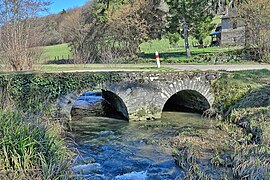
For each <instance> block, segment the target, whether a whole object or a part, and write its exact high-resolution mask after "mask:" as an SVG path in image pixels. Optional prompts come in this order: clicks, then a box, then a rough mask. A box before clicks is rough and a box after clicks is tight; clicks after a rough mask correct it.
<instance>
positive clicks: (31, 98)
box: [0, 73, 119, 113]
mask: <svg viewBox="0 0 270 180" xmlns="http://www.w3.org/2000/svg"><path fill="white" fill-rule="evenodd" d="M118 79H119V76H118V74H114V73H90V74H89V73H60V74H57V73H54V74H34V73H33V74H10V75H4V76H0V85H1V86H2V88H4V89H6V93H8V95H9V97H10V98H11V99H12V100H13V101H14V102H15V104H16V106H17V107H18V108H19V109H21V110H23V111H25V112H26V111H28V112H35V113H39V112H40V111H48V110H49V109H50V106H46V105H49V104H50V103H52V102H53V101H55V100H56V99H57V97H59V96H61V95H64V94H67V93H69V92H72V91H74V90H81V89H85V88H88V89H91V88H94V87H96V86H97V85H99V84H102V83H104V82H106V81H116V80H118Z"/></svg>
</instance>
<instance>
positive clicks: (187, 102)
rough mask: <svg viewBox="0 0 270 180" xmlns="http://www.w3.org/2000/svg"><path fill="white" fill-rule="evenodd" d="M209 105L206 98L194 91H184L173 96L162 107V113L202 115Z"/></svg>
mask: <svg viewBox="0 0 270 180" xmlns="http://www.w3.org/2000/svg"><path fill="white" fill-rule="evenodd" d="M210 107H211V105H210V103H209V102H208V100H207V98H206V97H204V96H203V95H202V94H201V93H200V92H198V91H196V90H190V89H185V90H181V91H179V92H176V93H175V94H173V95H172V96H171V97H170V98H168V99H167V101H166V102H165V103H164V105H163V107H162V111H179V112H196V113H200V114H202V113H203V112H204V111H206V110H207V109H210Z"/></svg>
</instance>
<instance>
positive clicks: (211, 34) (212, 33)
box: [210, 31, 221, 36]
mask: <svg viewBox="0 0 270 180" xmlns="http://www.w3.org/2000/svg"><path fill="white" fill-rule="evenodd" d="M218 34H221V31H215V32H211V33H210V36H213V35H218Z"/></svg>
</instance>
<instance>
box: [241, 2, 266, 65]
mask: <svg viewBox="0 0 270 180" xmlns="http://www.w3.org/2000/svg"><path fill="white" fill-rule="evenodd" d="M239 14H240V16H241V18H242V19H241V20H242V21H243V22H244V23H245V29H246V30H245V34H246V37H245V40H246V44H245V47H246V50H247V53H248V54H249V55H251V57H252V58H256V59H259V60H260V61H264V62H268V63H269V62H270V60H269V59H270V0H256V1H253V0H246V1H245V2H243V3H242V4H241V6H239Z"/></svg>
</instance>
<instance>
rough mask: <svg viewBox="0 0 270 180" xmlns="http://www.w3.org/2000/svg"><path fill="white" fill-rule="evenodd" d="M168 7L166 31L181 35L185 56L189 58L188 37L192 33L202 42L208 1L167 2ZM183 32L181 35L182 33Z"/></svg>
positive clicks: (208, 12)
mask: <svg viewBox="0 0 270 180" xmlns="http://www.w3.org/2000/svg"><path fill="white" fill-rule="evenodd" d="M167 3H168V5H169V9H170V10H169V16H168V22H169V25H168V31H170V32H172V33H174V32H178V33H180V34H183V36H184V40H185V49H186V56H187V57H190V49H189V42H188V37H189V33H191V32H192V31H191V30H192V28H194V29H196V30H194V31H193V32H196V33H197V34H200V36H198V39H199V41H200V42H202V38H203V33H201V31H203V30H204V29H203V28H202V27H203V26H206V23H208V22H209V18H210V19H211V16H210V7H211V6H210V5H211V3H209V2H208V0H167ZM182 32H183V33H182Z"/></svg>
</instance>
